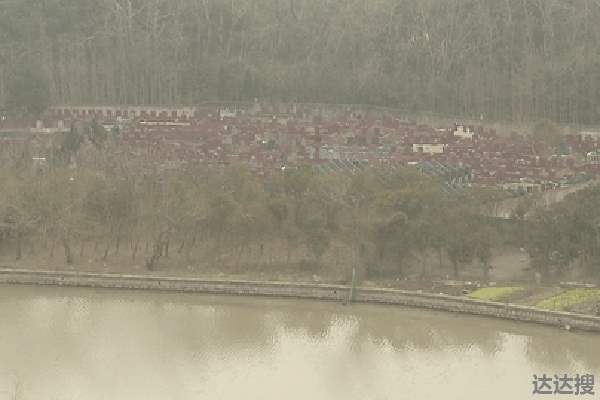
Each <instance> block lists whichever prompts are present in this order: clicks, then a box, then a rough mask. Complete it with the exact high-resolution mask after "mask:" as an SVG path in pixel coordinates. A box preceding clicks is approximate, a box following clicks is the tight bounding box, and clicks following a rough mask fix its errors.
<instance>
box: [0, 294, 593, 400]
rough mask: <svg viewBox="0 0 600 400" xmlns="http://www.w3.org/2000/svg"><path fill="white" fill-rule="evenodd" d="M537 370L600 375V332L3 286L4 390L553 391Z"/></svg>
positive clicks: (157, 393) (444, 316)
mask: <svg viewBox="0 0 600 400" xmlns="http://www.w3.org/2000/svg"><path fill="white" fill-rule="evenodd" d="M534 373H536V374H543V373H547V374H554V373H560V374H564V373H567V374H575V373H595V374H596V380H597V381H598V380H600V336H599V335H591V334H583V333H567V332H564V331H560V330H558V329H554V328H547V327H541V326H537V325H533V324H518V323H514V322H510V321H502V320H495V319H487V318H479V317H470V316H463V315H457V314H451V313H442V312H439V313H438V312H431V311H422V310H413V309H404V308H400V307H394V306H375V305H352V306H342V305H341V304H337V303H321V302H310V301H294V300H273V299H262V298H261V299H258V298H243V297H213V296H210V297H209V296H201V295H191V294H172V293H156V292H141V291H113V290H92V289H65V288H49V287H29V286H0V376H1V377H0V399H3V398H11V397H10V396H9V395H8V394H7V393H4V394H2V393H1V392H2V391H3V390H4V391H11V390H13V389H12V388H13V387H15V386H16V387H17V389H16V390H17V397H16V398H17V399H27V400H29V399H31V400H34V399H35V400H42V399H49V400H54V399H56V400H71V399H73V400H87V399H110V400H121V399H122V400H125V399H126V400H131V399H148V400H154V399H157V400H158V399H161V400H163V399H224V400H233V399H235V400H237V399H256V400H259V399H260V400H268V399H276V400H293V399H302V400H320V399H323V400H332V399H345V400H369V399H376V400H379V399H390V400H401V399H410V400H420V399H444V400H445V399H461V400H471V399H473V400H475V399H477V400H481V399H486V400H487V399H503V400H504V399H529V398H544V397H548V396H532V395H531V392H532V389H533V385H532V383H531V381H532V375H533V374H534ZM11 382H18V384H17V385H14V383H11ZM2 385H3V386H2ZM596 393H600V382H598V383H597V386H596ZM3 396H4V397H3ZM550 397H556V398H560V399H563V398H569V396H550ZM573 398H575V396H573ZM577 398H588V399H597V398H598V399H600V396H598V395H597V396H595V397H594V396H585V397H582V396H578V397H577Z"/></svg>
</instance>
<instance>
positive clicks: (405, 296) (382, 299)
mask: <svg viewBox="0 0 600 400" xmlns="http://www.w3.org/2000/svg"><path fill="white" fill-rule="evenodd" d="M0 283H4V284H30V285H54V286H78V287H95V288H115V289H153V290H166V291H180V292H194V293H206V294H221V295H249V296H276V297H289V298H303V299H314V300H335V301H347V300H348V298H349V296H350V293H351V287H350V286H345V285H325V284H308V283H279V282H253V281H230V280H221V281H216V280H201V279H192V278H175V277H157V276H141V275H139V276H138V275H115V274H92V273H74V272H54V271H25V270H14V269H0ZM352 295H353V300H352V301H354V302H360V303H380V304H392V305H402V306H409V307H420V308H428V309H433V310H443V311H452V312H460V313H467V314H475V315H483V316H490V317H497V318H504V319H512V320H517V321H527V322H535V323H540V324H546V325H553V326H559V327H565V326H568V327H569V328H572V329H578V330H585V331H594V332H600V317H594V316H588V315H580V314H573V313H567V312H557V311H546V310H540V309H536V308H533V307H526V306H519V305H513V304H504V303H496V302H490V301H482V300H474V299H468V298H463V297H455V296H447V295H442V294H431V293H421V292H413V291H405V290H396V289H375V288H354V290H353V293H352Z"/></svg>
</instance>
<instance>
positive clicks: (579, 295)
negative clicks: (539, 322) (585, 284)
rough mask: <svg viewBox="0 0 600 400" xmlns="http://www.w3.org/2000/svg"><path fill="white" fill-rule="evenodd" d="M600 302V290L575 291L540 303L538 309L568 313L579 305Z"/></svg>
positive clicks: (566, 292) (569, 291) (568, 291)
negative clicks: (594, 301)
mask: <svg viewBox="0 0 600 400" xmlns="http://www.w3.org/2000/svg"><path fill="white" fill-rule="evenodd" d="M593 300H597V301H600V289H573V290H567V291H565V292H562V293H561V294H559V295H556V296H553V297H550V298H547V299H545V300H542V301H541V302H539V303H538V304H537V305H536V307H538V308H543V309H545V310H555V311H567V310H569V309H570V308H571V307H573V306H574V305H577V304H581V303H585V302H587V301H593Z"/></svg>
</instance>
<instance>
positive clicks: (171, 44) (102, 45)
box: [0, 0, 600, 124]
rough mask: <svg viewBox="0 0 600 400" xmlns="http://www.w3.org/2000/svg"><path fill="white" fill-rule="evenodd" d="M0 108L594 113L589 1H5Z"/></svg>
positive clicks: (557, 116) (596, 117)
mask: <svg viewBox="0 0 600 400" xmlns="http://www.w3.org/2000/svg"><path fill="white" fill-rule="evenodd" d="M0 4H1V7H0V107H4V108H20V107H24V106H27V108H28V109H29V111H30V112H39V111H40V110H43V108H44V106H46V105H48V104H58V103H69V104H79V103H93V104H100V103H110V104H125V103H127V104H174V103H179V104H194V103H198V102H200V101H214V100H218V101H225V100H227V101H229V100H250V99H254V98H260V99H269V100H273V101H302V102H333V103H355V104H356V103H362V104H377V105H387V106H393V107H399V108H403V109H407V110H415V111H430V112H434V113H442V114H453V115H463V116H469V117H475V118H480V117H483V118H484V119H486V120H497V119H504V120H513V121H531V120H537V119H541V118H546V119H551V120H554V121H556V122H561V123H563V122H568V123H578V124H596V123H598V122H599V121H600V110H599V109H598V107H597V103H598V100H599V98H600V68H599V67H600V62H599V61H600V47H599V46H598V41H599V39H600V25H599V24H598V21H600V3H599V2H598V1H596V0H419V1H415V0H376V1H357V0H227V1H226V0H143V1H142V0H44V1H39V0H4V1H2V2H1V3H0Z"/></svg>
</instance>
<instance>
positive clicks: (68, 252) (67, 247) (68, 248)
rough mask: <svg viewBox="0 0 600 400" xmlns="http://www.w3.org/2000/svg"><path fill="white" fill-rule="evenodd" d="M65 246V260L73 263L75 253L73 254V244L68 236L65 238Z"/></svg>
mask: <svg viewBox="0 0 600 400" xmlns="http://www.w3.org/2000/svg"><path fill="white" fill-rule="evenodd" d="M63 248H64V250H65V262H66V263H67V265H72V264H73V255H72V254H71V246H70V245H69V241H68V240H67V238H66V237H64V238H63Z"/></svg>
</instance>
